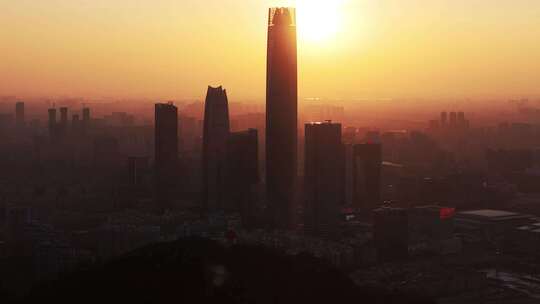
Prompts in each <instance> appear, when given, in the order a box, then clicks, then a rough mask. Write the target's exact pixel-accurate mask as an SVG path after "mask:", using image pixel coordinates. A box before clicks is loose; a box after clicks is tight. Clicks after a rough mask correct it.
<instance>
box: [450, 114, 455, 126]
mask: <svg viewBox="0 0 540 304" xmlns="http://www.w3.org/2000/svg"><path fill="white" fill-rule="evenodd" d="M456 126H457V113H456V112H450V127H452V128H455V127H456Z"/></svg>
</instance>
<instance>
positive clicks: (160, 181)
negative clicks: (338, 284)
mask: <svg viewBox="0 0 540 304" xmlns="http://www.w3.org/2000/svg"><path fill="white" fill-rule="evenodd" d="M154 132H155V135H154V136H155V151H154V153H155V182H156V199H157V203H158V208H159V209H161V211H164V210H165V209H167V208H168V207H169V206H170V204H171V202H172V199H173V197H172V195H173V190H174V185H175V179H176V177H177V174H176V169H177V163H178V109H177V108H176V107H175V106H174V105H173V104H172V103H157V104H156V105H155V129H154Z"/></svg>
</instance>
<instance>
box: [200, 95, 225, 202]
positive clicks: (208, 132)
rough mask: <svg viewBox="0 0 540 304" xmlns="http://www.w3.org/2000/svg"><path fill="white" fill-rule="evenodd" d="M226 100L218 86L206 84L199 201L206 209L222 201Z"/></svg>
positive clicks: (223, 194)
mask: <svg viewBox="0 0 540 304" xmlns="http://www.w3.org/2000/svg"><path fill="white" fill-rule="evenodd" d="M229 131H230V129H229V102H228V100H227V91H226V90H224V89H223V88H222V87H217V88H212V87H208V92H207V94H206V101H205V106H204V130H203V157H202V158H203V203H204V208H205V209H206V210H207V211H210V212H213V211H218V210H222V209H223V208H224V203H225V178H226V177H225V159H226V155H227V139H228V137H229Z"/></svg>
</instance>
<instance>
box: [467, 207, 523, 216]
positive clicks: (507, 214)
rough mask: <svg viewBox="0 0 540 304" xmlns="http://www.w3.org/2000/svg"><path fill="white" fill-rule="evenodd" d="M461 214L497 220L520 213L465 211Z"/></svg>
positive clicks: (487, 210) (485, 210)
mask: <svg viewBox="0 0 540 304" xmlns="http://www.w3.org/2000/svg"><path fill="white" fill-rule="evenodd" d="M459 214H463V215H472V216H480V217H488V218H497V217H507V216H515V215H519V214H518V213H514V212H510V211H502V210H491V209H483V210H472V211H463V212H460V213H459Z"/></svg>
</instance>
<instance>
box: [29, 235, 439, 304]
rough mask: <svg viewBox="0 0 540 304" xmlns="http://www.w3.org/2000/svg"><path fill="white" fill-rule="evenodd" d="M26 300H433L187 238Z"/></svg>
mask: <svg viewBox="0 0 540 304" xmlns="http://www.w3.org/2000/svg"><path fill="white" fill-rule="evenodd" d="M26 302H27V303H130V304H132V303H296V304H299V303H432V302H430V301H428V300H425V299H421V298H418V297H414V296H406V295H399V294H386V293H383V292H379V291H376V290H360V289H358V288H357V287H356V286H355V285H354V283H353V282H352V281H351V280H350V279H349V278H348V277H347V276H346V275H344V274H343V273H341V272H339V271H338V270H336V269H334V268H333V267H331V266H330V265H328V264H326V263H325V262H324V261H321V260H318V259H315V258H312V257H310V256H307V255H298V256H285V255H281V254H278V253H276V252H274V251H273V250H270V249H267V248H263V247H257V246H243V245H241V246H240V245H239V246H233V247H224V246H221V245H220V244H218V243H216V242H213V241H208V240H202V239H189V240H180V241H177V242H173V243H163V244H155V245H151V246H148V247H145V248H142V249H140V250H137V251H135V252H133V253H131V254H128V255H126V256H123V257H121V258H119V259H117V260H115V261H112V262H110V263H107V264H105V265H103V266H100V267H96V268H95V269H91V270H87V271H83V272H78V273H74V274H72V275H70V276H69V277H66V278H64V279H62V280H59V281H57V282H54V283H50V284H47V285H45V286H41V287H40V288H37V289H35V290H34V291H33V292H32V293H31V294H30V296H29V297H28V298H27V299H26Z"/></svg>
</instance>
